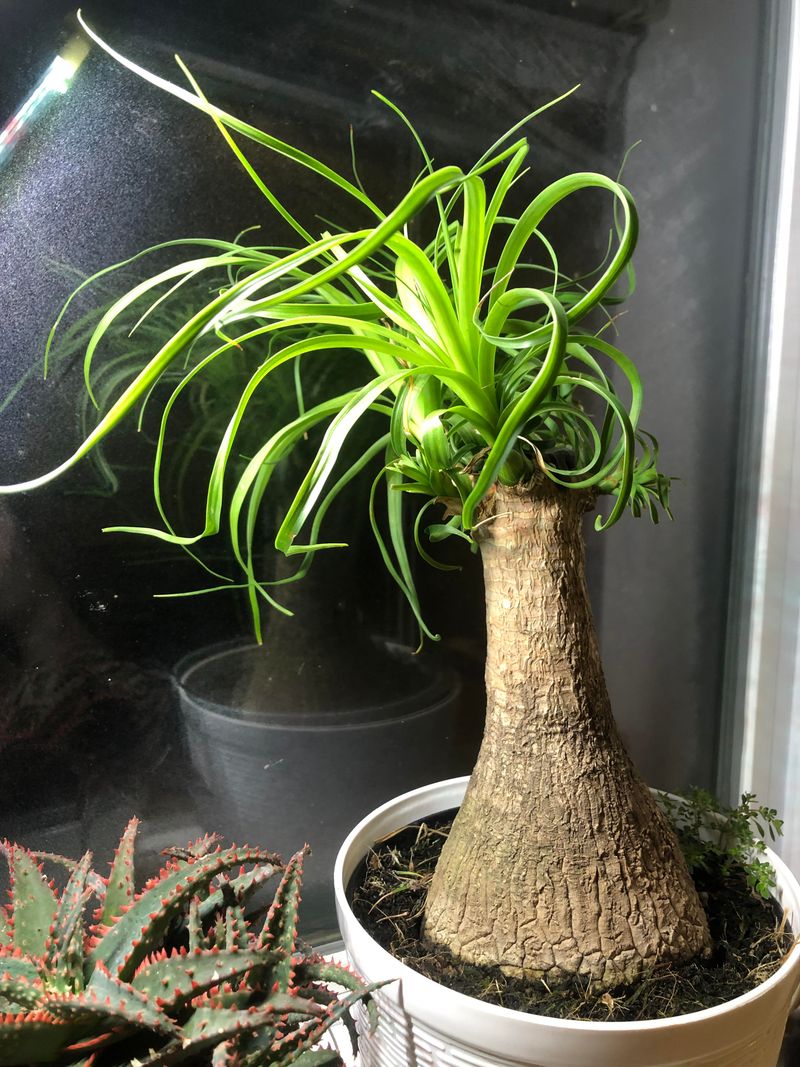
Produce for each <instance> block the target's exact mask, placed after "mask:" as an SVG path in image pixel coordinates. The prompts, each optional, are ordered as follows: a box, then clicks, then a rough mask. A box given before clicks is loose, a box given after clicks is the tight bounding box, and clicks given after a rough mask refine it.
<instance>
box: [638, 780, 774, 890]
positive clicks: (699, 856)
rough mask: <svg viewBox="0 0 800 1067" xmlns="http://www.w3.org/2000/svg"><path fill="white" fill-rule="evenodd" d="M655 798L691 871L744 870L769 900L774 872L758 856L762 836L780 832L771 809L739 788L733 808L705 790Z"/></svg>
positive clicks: (725, 872)
mask: <svg viewBox="0 0 800 1067" xmlns="http://www.w3.org/2000/svg"><path fill="white" fill-rule="evenodd" d="M659 801H660V803H661V806H662V807H663V809H664V811H665V812H666V814H667V816H668V818H669V820H670V822H671V823H672V826H673V828H674V830H675V832H676V834H677V835H678V840H679V842H680V845H681V849H682V851H683V854H684V856H685V857H686V862H687V864H688V865H689V870H690V871H693V872H694V871H697V870H701V871H706V872H708V871H712V870H716V871H718V872H719V874H721V875H722V876H723V877H728V876H729V875H731V874H732V873H733V872H734V871H735V870H737V869H739V870H741V871H743V872H744V875H745V878H746V879H747V884H748V885H749V886H750V888H751V889H752V890H753V892H754V893H757V894H758V895H759V896H760V897H763V898H764V899H765V900H768V899H769V897H770V895H771V892H770V891H771V890H772V889H773V888H774V886H775V871H774V870H773V868H772V865H771V864H770V863H769V862H768V861H767V860H765V859H763V858H762V857H763V856H764V853H765V852H766V849H767V846H766V839H767V837H769V839H770V841H775V840H776V838H778V837H780V836H781V834H782V833H783V822H782V820H781V819H779V818H778V813H777V811H775V809H774V808H768V807H765V806H764V805H760V804H757V802H756V796H755V794H754V793H743V794H742V799H741V803H739V804H738V805H737V806H736V807H728V806H727V805H725V804H721V803H720V802H719V801H718V800H717V799H716V797H714V796H713V795H712V794H711V793H709V792H708V791H707V790H705V789H699V788H694V789H690V790H689V791H688V792H686V793H684V794H681V796H680V797H679V798H676V797H673V796H670V795H669V794H668V793H660V794H659Z"/></svg>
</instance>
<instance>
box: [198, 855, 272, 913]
mask: <svg viewBox="0 0 800 1067" xmlns="http://www.w3.org/2000/svg"><path fill="white" fill-rule="evenodd" d="M283 869H284V866H283V861H282V860H281V858H280V856H274V855H273V856H270V859H269V862H267V863H261V864H259V865H258V866H257V867H252V868H251V869H250V870H248V871H243V872H242V873H241V874H240V875H238V877H236V878H231V879H230V881H229V882H228V883H227V885H228V886H230V890H231V891H232V892H233V895H234V896H235V898H236V900H237V901H238V902H239V903H240V904H245V903H246V902H247V900H248V898H249V897H250V896H252V894H253V893H255V891H256V890H257V889H258V887H259V886H261V885H263V884H264V883H265V882H268V881H269V879H270V878H272V877H273V876H274V875H276V874H277V873H278V871H282V870H283ZM224 907H225V898H224V895H223V890H222V889H215V890H214V892H213V893H209V895H208V896H207V897H206V898H205V900H202V901H201V902H200V905H199V916H200V919H201V921H202V922H206V921H207V920H209V919H210V918H211V916H212V915H213V914H214V912H215V911H220V910H221V909H222V908H224Z"/></svg>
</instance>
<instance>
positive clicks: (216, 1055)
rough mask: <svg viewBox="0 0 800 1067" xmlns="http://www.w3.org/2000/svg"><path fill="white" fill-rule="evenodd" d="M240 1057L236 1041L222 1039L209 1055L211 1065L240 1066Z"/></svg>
mask: <svg viewBox="0 0 800 1067" xmlns="http://www.w3.org/2000/svg"><path fill="white" fill-rule="evenodd" d="M241 1063H242V1058H241V1056H240V1055H239V1051H238V1046H237V1041H236V1039H235V1038H234V1039H233V1040H232V1041H223V1042H221V1044H219V1045H217V1047H216V1048H215V1049H214V1052H213V1053H212V1056H211V1067H240V1064H241Z"/></svg>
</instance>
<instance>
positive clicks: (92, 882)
mask: <svg viewBox="0 0 800 1067" xmlns="http://www.w3.org/2000/svg"><path fill="white" fill-rule="evenodd" d="M31 855H32V856H33V858H34V859H35V860H36V862H37V863H45V862H46V863H55V864H57V865H58V866H59V867H63V868H64V869H65V870H67V871H69V873H70V874H72V872H73V871H74V870H75V868H76V867H77V866H78V864H77V863H76V862H75V860H71V859H69V858H68V857H67V856H58V855H56V853H54V852H40V851H38V850H36V851H32V852H31ZM86 885H87V886H88V887H89V889H91V891H92V893H93V894H94V896H96V897H97V899H98V900H104V899H105V895H106V883H105V879H104V878H101V877H100V875H99V874H97V873H96V872H95V871H89V873H88V875H87V876H86Z"/></svg>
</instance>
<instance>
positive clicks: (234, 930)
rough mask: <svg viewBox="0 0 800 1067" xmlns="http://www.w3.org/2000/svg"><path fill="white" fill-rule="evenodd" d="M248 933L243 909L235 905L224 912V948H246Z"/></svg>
mask: <svg viewBox="0 0 800 1067" xmlns="http://www.w3.org/2000/svg"><path fill="white" fill-rule="evenodd" d="M247 944H248V933H247V922H246V921H245V917H244V908H243V907H241V905H239V904H236V905H233V906H231V907H230V908H227V909H226V911H225V948H227V949H232V948H237V949H244V948H247Z"/></svg>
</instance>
